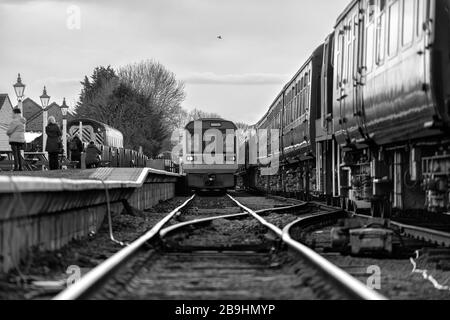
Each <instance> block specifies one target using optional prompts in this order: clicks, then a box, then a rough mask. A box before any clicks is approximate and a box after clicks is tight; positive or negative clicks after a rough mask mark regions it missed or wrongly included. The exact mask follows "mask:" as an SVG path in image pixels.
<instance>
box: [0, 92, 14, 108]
mask: <svg viewBox="0 0 450 320" xmlns="http://www.w3.org/2000/svg"><path fill="white" fill-rule="evenodd" d="M0 96H5V97H6V99H8V101H9V105H10V106H11V110H13V109H14V106H13V104H12V102H11V99H10V98H9V94H7V93H2V94H0ZM6 99H5V101H6ZM1 107H2V106H0V108H1Z"/></svg>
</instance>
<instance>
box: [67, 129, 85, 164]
mask: <svg viewBox="0 0 450 320" xmlns="http://www.w3.org/2000/svg"><path fill="white" fill-rule="evenodd" d="M83 149H84V148H83V143H82V142H81V140H80V138H78V136H77V135H75V136H74V137H73V138H72V140H70V143H69V150H70V160H71V161H73V162H77V168H78V169H81V153H82V152H83Z"/></svg>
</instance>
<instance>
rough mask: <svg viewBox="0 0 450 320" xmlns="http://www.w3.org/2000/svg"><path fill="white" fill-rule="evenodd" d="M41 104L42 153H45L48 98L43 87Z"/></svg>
mask: <svg viewBox="0 0 450 320" xmlns="http://www.w3.org/2000/svg"><path fill="white" fill-rule="evenodd" d="M40 98H41V104H42V115H43V118H42V152H45V149H46V147H47V134H46V133H45V128H46V127H47V114H48V109H47V107H48V103H49V102H50V97H49V95H48V94H47V88H46V87H44V92H43V93H42V96H40Z"/></svg>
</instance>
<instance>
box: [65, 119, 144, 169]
mask: <svg viewBox="0 0 450 320" xmlns="http://www.w3.org/2000/svg"><path fill="white" fill-rule="evenodd" d="M67 130H68V132H69V134H70V136H75V135H77V136H78V137H79V138H80V139H81V141H82V143H83V144H84V145H87V144H89V143H90V142H91V141H94V143H95V144H96V146H97V147H98V148H99V149H100V150H101V151H102V161H103V163H105V165H107V166H110V167H125V168H127V167H145V166H146V165H147V157H146V156H145V155H144V154H143V153H140V152H138V151H136V150H130V149H125V148H124V146H123V134H122V133H121V132H120V131H119V130H117V129H115V128H113V127H111V126H108V125H107V124H104V123H102V122H99V121H96V120H92V119H83V118H79V119H73V120H72V121H70V122H69V123H68V124H67Z"/></svg>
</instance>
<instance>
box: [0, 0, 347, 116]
mask: <svg viewBox="0 0 450 320" xmlns="http://www.w3.org/2000/svg"><path fill="white" fill-rule="evenodd" d="M348 2H349V0H73V1H68V0H0V93H9V94H10V97H11V98H12V100H13V103H16V97H15V94H14V90H13V88H12V85H13V84H14V83H15V80H16V78H17V73H18V72H20V73H21V74H22V78H23V82H24V83H25V84H26V85H27V88H26V92H25V93H26V95H27V96H28V97H30V98H32V99H34V100H35V101H36V102H38V101H39V95H40V94H41V93H42V88H43V86H44V85H46V86H47V89H48V93H49V95H50V96H51V97H52V101H56V102H57V103H61V102H62V99H63V97H66V98H67V102H68V104H70V105H74V104H75V102H76V101H77V100H78V96H79V93H80V90H81V86H80V84H79V82H80V81H81V80H82V79H83V78H84V75H91V74H92V71H93V69H94V68H95V67H96V66H99V65H104V66H107V65H111V66H113V67H120V66H122V65H125V64H128V63H133V62H138V61H140V60H143V59H155V60H157V61H159V62H161V63H162V64H164V65H165V66H166V67H167V68H168V69H169V70H171V71H172V72H174V73H175V74H176V75H177V78H178V79H180V80H183V81H184V82H185V83H186V93H187V99H186V101H185V102H184V105H183V106H184V107H185V108H186V109H192V108H199V109H202V110H205V111H209V112H216V113H219V114H221V115H222V116H223V117H224V118H226V119H229V120H233V121H244V122H247V123H249V124H253V123H255V122H257V121H258V120H259V119H260V117H261V116H263V115H264V113H265V111H266V110H267V108H268V107H269V105H270V103H271V102H272V101H273V99H274V98H275V96H276V94H277V93H278V92H279V91H280V90H281V88H282V86H283V85H284V83H285V82H287V81H288V80H289V78H290V77H291V76H292V75H293V74H294V73H295V72H296V71H297V69H298V68H299V67H300V66H301V65H302V63H303V62H304V60H305V59H306V58H307V57H308V56H309V54H310V53H311V52H312V51H313V50H314V49H315V48H316V47H317V46H318V45H320V43H321V41H323V40H324V38H325V37H326V36H327V34H328V33H329V32H331V30H332V27H333V25H334V22H335V20H336V18H337V16H338V15H339V13H340V12H341V11H342V10H343V9H344V8H345V6H346V5H347V4H348ZM73 6H76V7H75V9H77V8H79V9H80V13H81V14H80V18H81V19H80V29H77V28H74V27H76V26H77V25H76V21H77V20H76V19H74V17H75V15H74V11H73V9H74V8H73ZM69 26H70V27H69ZM218 35H221V36H222V37H223V40H219V39H217V36H218Z"/></svg>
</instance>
